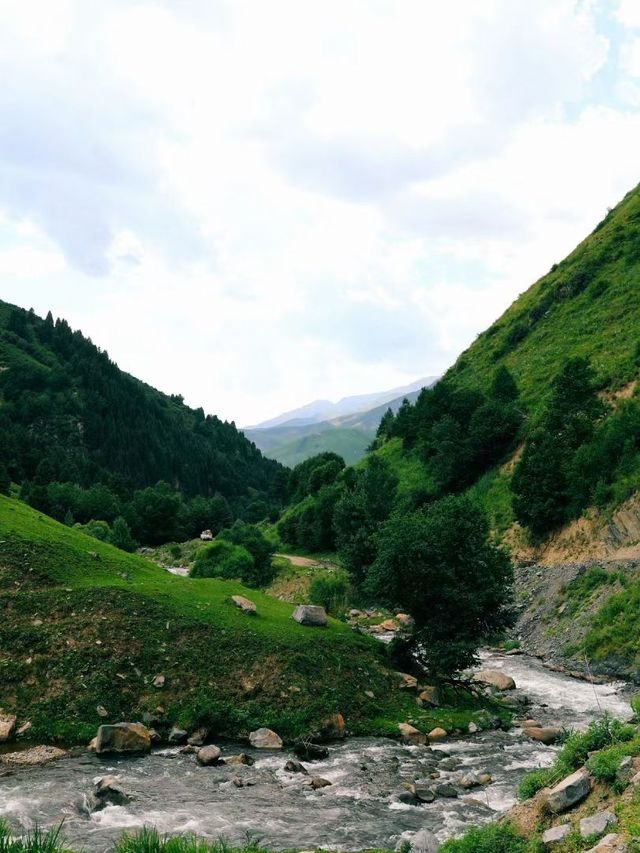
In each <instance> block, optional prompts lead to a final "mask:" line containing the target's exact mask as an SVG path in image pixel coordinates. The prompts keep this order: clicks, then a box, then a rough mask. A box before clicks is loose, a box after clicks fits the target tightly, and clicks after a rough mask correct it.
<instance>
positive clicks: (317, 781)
mask: <svg viewBox="0 0 640 853" xmlns="http://www.w3.org/2000/svg"><path fill="white" fill-rule="evenodd" d="M309 784H310V785H311V787H312V788H313V790H314V791H319V790H320V788H328V787H329V785H331V784H332V783H331V782H330V781H329V780H328V779H323V778H322V776H314V777H313V779H312V780H311V781H310V782H309Z"/></svg>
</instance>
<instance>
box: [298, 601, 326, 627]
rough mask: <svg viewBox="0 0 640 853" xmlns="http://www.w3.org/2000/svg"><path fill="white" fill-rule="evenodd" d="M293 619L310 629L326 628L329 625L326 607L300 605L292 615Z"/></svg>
mask: <svg viewBox="0 0 640 853" xmlns="http://www.w3.org/2000/svg"><path fill="white" fill-rule="evenodd" d="M291 618H292V619H295V621H296V622H299V623H300V624H301V625H307V626H309V627H310V628H324V627H326V624H327V612H326V610H325V609H324V607H320V606H319V605H317V604H299V605H298V606H297V607H296V609H295V610H294V611H293V613H292V614H291Z"/></svg>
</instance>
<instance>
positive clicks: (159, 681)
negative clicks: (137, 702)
mask: <svg viewBox="0 0 640 853" xmlns="http://www.w3.org/2000/svg"><path fill="white" fill-rule="evenodd" d="M166 683H167V679H166V676H164V675H162V673H158V675H154V677H153V682H152V684H153V686H154V687H155V688H157V689H158V690H161V689H162V688H163V687H164V685H165V684H166Z"/></svg>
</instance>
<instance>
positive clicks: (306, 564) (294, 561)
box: [275, 554, 329, 568]
mask: <svg viewBox="0 0 640 853" xmlns="http://www.w3.org/2000/svg"><path fill="white" fill-rule="evenodd" d="M275 556H276V557H284V559H285V560H289V562H290V563H291V565H292V566H301V567H303V568H311V567H312V566H327V565H329V563H323V562H318V560H312V559H311V558H310V557H298V556H296V555H295V554H276V555H275Z"/></svg>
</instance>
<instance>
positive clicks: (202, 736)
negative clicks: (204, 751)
mask: <svg viewBox="0 0 640 853" xmlns="http://www.w3.org/2000/svg"><path fill="white" fill-rule="evenodd" d="M208 737H209V730H208V729H196V731H195V732H194V733H193V734H192V735H191V737H190V738H188V739H187V743H188V744H190V745H191V746H204V745H205V743H206V742H207V738H208Z"/></svg>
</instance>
